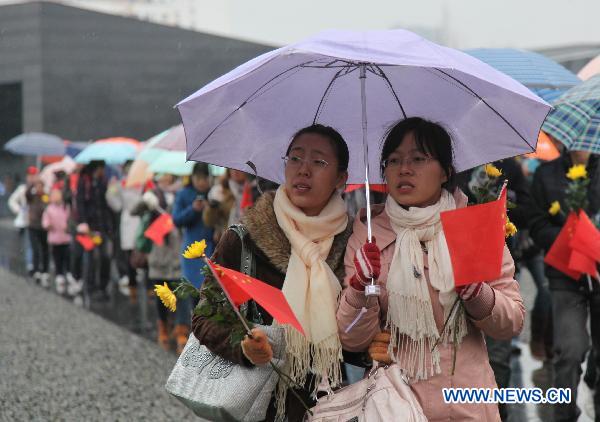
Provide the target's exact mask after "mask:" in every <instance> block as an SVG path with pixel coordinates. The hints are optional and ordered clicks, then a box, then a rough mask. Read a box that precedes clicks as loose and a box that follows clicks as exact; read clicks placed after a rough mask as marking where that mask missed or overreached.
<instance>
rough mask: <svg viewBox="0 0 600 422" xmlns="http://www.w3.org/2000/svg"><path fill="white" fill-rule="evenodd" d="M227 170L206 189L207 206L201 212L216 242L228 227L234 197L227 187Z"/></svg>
mask: <svg viewBox="0 0 600 422" xmlns="http://www.w3.org/2000/svg"><path fill="white" fill-rule="evenodd" d="M229 172H230V170H227V171H226V173H225V174H224V175H222V176H221V177H219V178H218V179H217V181H216V183H215V184H214V186H213V187H212V188H211V189H210V191H208V207H205V209H204V211H203V212H202V221H203V222H204V225H206V226H207V227H212V228H213V229H214V232H215V234H214V237H213V239H214V242H215V243H217V242H218V241H219V239H220V238H221V236H222V235H223V233H224V232H225V230H227V228H228V227H229V216H230V215H231V209H232V207H233V205H234V204H235V197H234V196H233V193H232V192H231V189H230V187H229Z"/></svg>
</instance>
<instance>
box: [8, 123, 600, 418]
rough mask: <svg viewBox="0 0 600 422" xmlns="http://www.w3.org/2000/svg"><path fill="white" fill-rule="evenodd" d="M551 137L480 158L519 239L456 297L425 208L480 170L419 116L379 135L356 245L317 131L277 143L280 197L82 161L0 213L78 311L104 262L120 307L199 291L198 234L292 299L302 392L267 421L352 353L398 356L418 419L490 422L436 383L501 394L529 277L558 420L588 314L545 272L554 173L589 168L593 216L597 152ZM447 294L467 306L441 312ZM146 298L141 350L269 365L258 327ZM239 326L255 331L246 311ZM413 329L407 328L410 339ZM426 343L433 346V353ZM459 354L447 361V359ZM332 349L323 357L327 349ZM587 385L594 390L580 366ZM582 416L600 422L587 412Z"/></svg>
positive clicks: (338, 162)
mask: <svg viewBox="0 0 600 422" xmlns="http://www.w3.org/2000/svg"><path fill="white" fill-rule="evenodd" d="M555 144H556V146H557V147H559V148H561V155H560V157H559V158H557V159H555V160H553V161H549V162H541V163H540V162H539V161H538V160H536V159H532V158H526V157H516V158H511V159H507V160H503V161H500V162H497V163H494V164H495V166H496V167H497V168H498V169H499V170H500V171H501V172H502V174H503V178H506V179H507V181H508V186H507V188H508V197H509V200H510V201H511V202H513V203H514V204H515V205H516V206H515V208H512V209H510V210H509V211H508V215H509V217H510V219H511V221H513V222H514V224H515V225H516V226H517V228H518V233H517V236H515V237H514V238H511V239H508V240H507V247H506V249H505V251H504V254H503V258H502V275H501V277H500V278H498V279H496V280H489V282H486V283H479V284H474V285H470V286H469V287H466V288H455V286H454V282H453V277H452V268H451V265H450V262H449V259H448V252H447V246H446V244H445V241H444V235H443V231H442V230H441V229H440V227H441V225H440V212H442V211H445V210H451V209H456V208H461V207H465V206H466V205H467V203H468V202H473V197H474V195H476V192H477V187H478V186H480V185H481V183H484V182H485V180H486V179H485V178H486V173H485V170H484V169H483V168H476V169H473V170H471V171H468V172H465V173H459V174H457V173H456V172H455V170H454V167H453V164H452V163H453V161H454V157H453V152H452V142H451V139H450V136H449V134H448V133H447V132H446V130H445V129H444V128H442V127H441V126H439V125H437V124H435V123H432V122H429V121H426V120H423V119H420V118H409V119H405V120H403V121H401V122H399V123H398V124H396V125H395V126H394V127H393V128H391V130H390V131H389V134H388V136H387V138H386V139H385V142H384V145H383V150H382V153H381V160H380V162H381V171H382V174H383V176H384V179H385V180H386V183H387V194H375V195H374V196H375V202H377V203H378V205H373V206H372V213H373V214H372V225H373V240H372V242H371V241H369V240H368V239H367V229H366V220H365V218H366V217H365V210H364V208H362V209H361V206H364V198H363V195H364V192H363V191H360V190H359V191H354V192H352V193H345V186H346V179H347V167H348V148H347V146H346V143H345V141H344V139H343V137H342V136H341V135H340V134H339V133H337V132H336V131H335V130H334V129H332V128H330V127H327V126H321V125H313V126H310V127H307V128H304V129H302V130H300V131H299V132H297V133H296V134H295V135H294V136H293V137H292V141H291V142H290V144H289V147H288V150H287V153H286V156H285V157H284V163H283V164H282V165H283V166H284V168H285V182H284V183H283V184H282V185H281V186H277V185H274V184H271V183H268V182H266V181H259V180H256V179H255V178H254V177H252V176H250V175H248V174H246V173H243V172H240V171H237V170H227V171H226V173H225V174H224V175H221V176H213V175H212V174H211V172H210V169H209V166H208V165H207V164H204V163H197V164H196V165H195V166H194V169H193V173H192V175H191V176H189V177H185V178H179V177H175V176H173V175H171V174H156V175H155V176H154V177H153V180H152V181H151V182H149V183H146V184H145V185H144V186H134V187H127V186H126V178H127V172H128V167H129V163H126V164H125V165H123V166H122V168H119V169H112V168H109V167H107V166H106V165H105V164H104V163H103V162H95V161H94V162H91V163H89V164H87V165H85V166H83V167H81V168H79V169H78V170H77V171H76V172H75V173H73V174H69V175H67V174H64V173H60V174H56V180H55V181H54V182H53V183H52V185H51V186H47V185H45V184H44V183H43V182H42V181H41V180H40V179H39V175H38V170H37V169H36V168H35V167H30V168H28V169H27V175H26V183H25V184H23V185H21V186H19V187H18V188H17V189H16V190H15V191H14V192H13V193H12V195H11V198H10V201H9V202H10V207H11V209H12V210H13V211H14V213H15V214H16V218H15V226H16V227H17V228H19V229H20V230H21V231H22V232H23V234H24V235H25V234H26V236H27V239H28V244H29V247H28V250H30V251H31V255H30V260H29V259H28V261H27V262H28V265H29V267H28V269H29V273H30V275H31V277H32V278H33V279H34V280H35V281H36V282H38V283H39V284H40V285H41V286H43V287H45V288H50V287H52V286H54V288H55V289H56V291H57V293H59V294H67V295H70V296H73V297H78V296H79V295H81V294H82V291H83V290H84V289H85V290H86V292H88V293H89V294H90V295H91V297H92V300H106V299H107V298H108V290H107V289H108V287H109V284H110V283H111V265H113V263H114V265H115V266H116V268H117V269H118V274H119V279H118V280H115V282H114V283H115V285H116V286H117V289H115V291H119V292H121V293H122V294H125V295H130V296H131V297H132V298H135V297H136V294H137V293H136V289H137V288H138V286H139V285H140V283H139V280H140V278H143V280H145V285H146V286H153V285H155V284H162V283H165V282H166V283H169V282H176V281H177V280H179V279H180V278H181V277H185V278H186V279H187V280H189V281H190V282H191V283H192V284H193V285H194V286H196V287H197V288H200V289H202V288H206V286H210V285H211V284H212V283H214V280H212V277H207V280H206V281H205V280H204V275H203V273H202V271H201V263H200V261H193V260H185V259H184V258H183V257H182V251H184V250H185V249H186V248H187V247H188V246H189V245H190V244H191V243H193V242H195V241H199V240H201V239H204V240H206V242H207V250H206V253H207V255H209V256H212V257H213V260H214V261H215V262H217V263H219V264H221V265H223V266H225V267H228V268H232V269H237V270H240V271H241V270H243V268H242V267H243V262H241V259H240V254H241V252H242V250H243V249H245V248H248V249H249V250H251V251H252V255H253V259H254V263H255V270H254V275H255V277H256V278H258V279H260V280H262V281H265V282H266V283H268V284H270V285H273V286H275V287H277V288H279V289H282V291H283V292H284V293H285V296H286V298H287V299H288V301H291V302H294V301H295V302H296V303H291V304H292V307H293V308H294V309H304V310H305V313H304V314H299V315H296V316H297V317H298V320H299V321H300V322H301V324H302V326H303V327H305V331H306V332H307V336H306V337H302V336H300V335H298V334H297V333H295V332H293V331H291V330H288V332H286V338H287V341H288V344H289V345H290V346H289V347H290V349H293V352H291V353H290V355H289V356H290V363H289V365H291V366H290V367H291V368H294V370H293V372H292V373H291V375H292V377H293V378H294V381H296V382H297V383H298V384H299V385H302V386H305V388H304V389H298V390H297V391H296V393H297V395H296V394H294V395H292V394H287V392H288V391H287V389H286V387H283V388H279V389H278V390H277V392H276V393H275V394H274V396H273V399H272V403H271V405H270V407H269V411H268V415H267V420H275V418H276V413H277V412H278V411H279V412H281V411H285V414H286V415H287V418H288V420H289V421H300V420H302V417H303V415H304V407H303V406H302V404H301V403H300V401H299V398H298V397H301V398H302V399H303V400H305V401H306V402H307V403H312V404H313V405H314V395H313V394H312V393H313V392H314V391H313V390H314V389H316V386H318V385H319V384H320V383H321V382H322V381H323V380H329V381H330V382H331V384H332V385H335V384H339V383H341V381H342V377H343V378H344V379H345V380H347V379H348V378H349V373H347V370H346V369H345V368H344V366H343V365H340V363H341V362H342V356H343V361H345V362H350V363H353V364H355V366H364V361H365V359H364V356H368V357H370V358H371V359H373V360H376V361H378V362H384V363H385V362H392V361H396V362H399V364H400V365H401V366H402V368H403V369H404V370H405V371H406V373H407V374H408V376H409V377H410V378H411V380H412V382H411V386H412V390H413V392H414V393H415V395H416V396H417V398H418V399H419V402H420V404H421V406H422V407H423V411H424V413H425V415H426V416H427V417H428V418H429V419H431V420H441V419H447V418H449V417H450V415H452V418H453V419H456V420H467V419H468V420H474V419H480V420H496V419H497V418H498V417H499V416H500V417H501V418H502V419H503V420H505V419H506V418H507V410H506V408H504V406H502V405H501V406H500V407H499V408H498V406H497V405H493V404H484V403H479V404H473V403H470V404H452V405H450V404H444V403H443V401H442V396H441V389H442V387H446V386H453V387H465V388H473V387H487V388H494V387H495V386H498V387H508V385H509V379H510V355H511V352H512V351H514V347H515V346H514V345H513V344H512V342H511V341H512V340H513V339H514V338H515V337H517V336H518V335H519V334H520V332H521V331H522V328H523V322H524V317H525V306H524V304H523V300H522V297H521V294H520V289H519V282H518V280H520V279H521V276H520V275H521V274H522V273H523V271H524V270H527V271H529V273H530V274H531V276H532V279H533V280H534V282H535V286H536V288H537V294H536V298H535V302H534V306H533V308H532V309H530V310H529V311H530V312H531V335H530V344H529V346H530V351H531V354H532V356H533V357H534V358H536V359H538V360H540V361H543V362H545V365H548V366H549V367H550V368H551V370H552V371H553V374H554V375H553V381H552V384H553V386H555V387H566V388H571V391H572V394H573V400H572V402H571V403H569V404H559V405H556V406H555V418H556V419H555V420H574V419H573V418H576V417H577V416H578V415H579V413H580V410H579V409H578V408H577V405H576V404H575V397H576V391H577V386H578V384H579V381H580V376H581V364H582V363H583V361H584V360H585V358H586V356H587V355H588V351H589V350H590V338H591V339H592V343H593V348H592V349H593V350H598V348H600V334H598V332H597V331H598V324H597V320H598V319H597V318H595V315H597V314H598V312H600V300H599V298H600V286H599V285H598V283H597V282H594V283H591V284H588V283H587V282H581V281H580V282H577V281H574V280H570V279H568V278H567V277H565V276H564V275H563V274H562V273H560V272H558V271H556V270H555V269H553V268H552V267H549V266H544V262H543V256H544V252H547V251H548V250H549V248H550V246H551V245H552V243H553V242H554V240H555V239H556V237H557V235H558V233H559V232H560V230H561V228H562V226H563V225H564V223H565V216H564V215H562V214H551V213H549V212H548V209H549V207H550V206H551V204H552V203H553V202H554V201H559V202H563V203H564V201H565V190H566V185H567V182H568V179H567V178H566V172H567V170H568V168H569V167H570V166H572V165H573V164H582V165H584V166H585V167H586V169H587V173H588V175H589V179H590V184H589V185H588V187H587V189H588V192H587V195H588V197H589V202H588V209H587V210H586V211H587V213H588V215H589V216H590V217H592V219H595V221H596V222H598V218H599V211H600V168H599V166H598V157H597V156H596V155H593V154H590V153H586V152H582V151H567V150H565V149H564V148H562V147H561V146H560V143H559V142H555ZM470 200H471V201H470ZM349 212H350V215H349ZM164 213H168V214H169V215H171V216H172V221H173V223H174V225H175V228H174V229H173V230H171V231H170V232H168V234H167V235H166V236H165V238H164V242H163V243H162V244H157V243H155V242H153V241H152V240H150V239H149V238H148V237H146V236H144V233H145V231H146V230H147V229H148V227H149V226H150V225H151V224H152V223H153V222H154V221H156V219H157V218H159V217H160V216H161V215H163V214H164ZM236 223H241V224H242V225H243V226H244V227H245V229H246V230H247V232H248V235H247V238H246V241H245V243H244V241H242V239H240V237H239V236H238V235H237V233H236V232H234V231H232V230H228V228H229V227H230V226H231V225H232V224H236ZM81 235H89V236H91V237H92V238H93V239H94V248H93V249H92V250H90V251H87V250H85V248H84V247H83V245H82V244H81V243H80V242H79V240H78V238H79V236H81ZM50 257H52V260H51V262H52V263H53V265H52V268H53V270H52V274H53V276H52V277H51V276H50V273H51V270H50V268H51V266H50ZM370 279H375V280H376V281H377V283H378V284H379V285H380V286H381V294H380V296H379V297H368V296H365V294H364V290H365V286H366V285H367V284H368V283H369V280H370ZM422 280H426V283H421V281H422ZM143 284H144V283H142V285H143ZM329 289H333V291H334V292H335V296H338V295H339V297H340V299H339V303H336V301H335V300H330V299H331V296H330V295H329V294H328V291H329ZM290 298H292V299H290ZM457 299H458V300H460V301H461V302H462V303H463V305H464V309H465V311H466V312H465V313H462V314H461V313H457V312H452V309H453V307H452V306H451V305H452V304H453V302H454V300H457ZM201 300H202V299H201ZM156 304H157V307H158V315H159V319H158V321H157V324H158V325H157V328H158V329H157V332H158V334H157V341H158V343H159V344H160V345H161V346H162V347H164V348H169V344H170V343H169V341H170V340H169V338H170V335H171V334H170V330H171V328H170V327H172V326H173V328H172V330H173V333H174V336H175V338H176V343H177V349H176V350H177V352H178V353H180V352H181V351H182V350H183V347H184V346H185V343H186V341H187V339H188V336H189V333H190V330H192V331H193V332H194V334H195V335H196V337H197V338H198V339H199V340H200V342H201V343H202V344H204V345H206V346H207V347H208V348H209V349H210V350H211V351H213V352H214V353H216V354H218V355H220V356H222V357H224V358H226V359H228V360H230V361H231V362H234V363H236V364H239V365H243V366H246V367H251V366H253V365H261V364H264V363H266V362H268V361H269V360H270V359H271V357H272V348H271V345H270V344H269V342H268V341H267V338H266V336H265V335H264V334H263V333H261V330H260V328H256V329H255V331H254V334H255V335H254V336H253V337H252V338H249V337H247V338H245V339H244V340H243V341H242V342H241V343H240V344H239V345H235V346H232V345H231V344H230V341H229V337H230V335H231V332H230V330H229V329H228V328H227V327H225V326H223V325H222V324H217V323H215V322H214V321H212V320H211V319H210V318H209V317H208V316H206V315H194V316H193V317H192V309H193V308H194V306H195V303H194V302H193V299H187V300H178V303H177V309H176V311H175V315H174V318H170V317H169V312H168V310H167V308H165V307H164V305H163V304H162V303H161V302H160V301H156ZM588 312H589V313H591V316H592V318H591V333H590V332H588V328H587V325H586V324H587V318H588ZM359 314H360V315H361V317H360V318H357V315H359ZM248 318H249V319H251V320H253V321H254V322H256V323H259V324H267V325H268V324H270V323H271V317H270V316H269V315H268V314H267V313H266V312H264V310H263V309H262V308H261V307H260V306H258V305H257V306H255V308H254V311H253V312H251V313H250V314H249V315H248ZM171 319H172V321H171ZM415 319H416V320H418V321H421V322H422V327H421V329H420V330H419V332H418V334H417V335H416V336H415V332H414V330H413V328H414V327H413V323H414V321H415ZM448 320H450V323H449V324H444V322H448ZM557 333H558V335H557ZM439 338H443V339H444V340H445V341H442V342H440V343H439V345H438V346H437V347H434V348H432V347H431V346H432V345H433V343H434V342H435V343H437V340H439ZM390 344H391V346H390ZM457 345H458V346H459V347H458V352H457V355H456V360H455V361H453V350H452V348H453V346H457ZM331 350H335V351H337V352H339V353H329V352H326V351H331ZM390 350H393V351H394V353H393V354H394V356H391V355H390V353H389V351H390ZM594 356H597V357H598V358H594ZM599 364H600V353H595V354H593V353H592V358H590V359H589V360H588V369H589V370H590V371H593V370H594V369H595V368H596V367H597V366H598V365H599ZM451 368H455V372H453V375H450V374H451ZM586 381H587V382H588V383H589V385H590V388H592V389H596V391H597V383H598V377H597V376H596V375H595V371H594V375H590V376H587V377H586ZM438 390H440V391H439V392H438ZM282 409H285V410H282ZM596 413H597V414H600V401H597V404H596Z"/></svg>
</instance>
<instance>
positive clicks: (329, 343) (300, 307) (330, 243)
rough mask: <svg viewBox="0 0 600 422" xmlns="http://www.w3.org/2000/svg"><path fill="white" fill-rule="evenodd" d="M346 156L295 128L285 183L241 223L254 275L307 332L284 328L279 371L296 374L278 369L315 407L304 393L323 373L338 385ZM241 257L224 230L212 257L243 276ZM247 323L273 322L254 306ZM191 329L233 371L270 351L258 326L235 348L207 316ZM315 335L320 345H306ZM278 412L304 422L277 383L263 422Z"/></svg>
mask: <svg viewBox="0 0 600 422" xmlns="http://www.w3.org/2000/svg"><path fill="white" fill-rule="evenodd" d="M348 157H349V155H348V147H347V146H346V143H345V141H344V140H343V138H342V136H341V135H340V134H339V133H338V132H336V131H335V130H334V129H332V128H330V127H326V126H322V125H313V126H309V127H307V128H304V129H301V130H300V131H299V132H297V133H296V134H295V135H294V136H293V138H292V141H291V143H290V145H289V147H288V150H287V152H286V156H285V158H284V161H285V183H284V184H283V185H281V186H280V187H279V189H278V190H277V191H276V192H267V193H265V194H264V195H263V196H262V197H260V198H259V199H258V200H257V202H256V203H255V204H254V206H253V207H251V208H249V209H248V210H247V211H246V213H245V215H244V216H243V218H242V225H243V226H244V227H245V228H246V229H247V231H248V234H247V235H246V236H245V239H244V245H246V246H247V247H249V248H250V250H251V251H252V255H253V260H254V263H255V272H254V275H255V277H256V278H258V279H259V280H262V281H264V282H265V283H268V284H269V285H271V286H274V287H276V288H278V289H281V290H282V292H283V294H284V296H285V297H286V299H287V300H288V302H289V303H290V306H291V308H292V310H293V311H294V313H295V314H296V316H297V317H298V319H299V321H300V323H301V324H302V326H303V327H305V329H304V331H305V332H307V333H312V334H313V336H308V338H307V339H304V338H303V337H302V335H301V334H299V333H297V332H295V331H293V329H292V328H286V336H287V338H288V344H287V345H288V346H289V347H287V348H286V362H287V364H286V365H294V367H295V368H297V371H296V373H299V374H298V375H292V373H291V371H290V369H289V366H288V367H287V368H284V371H286V372H287V373H288V374H290V375H292V376H295V378H296V379H295V380H296V382H297V383H299V384H300V385H304V386H305V389H303V390H297V392H298V394H299V395H300V396H302V397H303V400H304V402H305V403H306V404H307V405H309V406H312V405H314V399H313V398H311V393H313V392H314V391H313V390H314V389H315V388H316V386H317V385H318V384H319V381H320V379H321V377H322V376H323V375H325V374H326V376H327V378H328V379H329V380H330V382H331V384H332V385H333V386H335V385H336V384H338V383H339V382H340V381H341V379H340V377H341V375H340V360H341V357H342V355H341V353H342V350H341V344H340V343H339V338H338V334H337V325H336V321H335V308H336V301H337V297H338V294H339V292H340V291H341V284H340V280H342V279H343V276H344V265H343V255H344V251H345V248H346V242H347V239H348V236H349V235H350V226H351V225H350V224H349V219H348V215H347V213H346V207H345V205H344V201H343V199H342V197H341V192H343V188H344V185H345V183H346V179H347V177H348V175H347V168H348ZM241 251H242V243H241V241H240V238H239V236H238V235H237V234H236V233H235V232H234V231H232V230H228V231H226V232H225V233H224V234H223V237H222V238H221V240H220V242H219V244H218V245H217V247H216V250H215V253H214V255H213V259H214V261H215V262H217V263H218V264H220V265H223V266H224V267H227V268H231V269H234V270H238V271H243V263H242V262H241ZM214 282H215V281H214V280H212V278H208V279H207V280H206V281H205V283H204V286H207V287H206V288H208V286H210V285H211V283H214ZM201 296H202V295H201ZM315 297H318V298H321V299H322V301H321V302H320V305H321V306H320V307H318V308H317V306H316V304H315V303H314V302H313V301H314V298H315ZM201 300H203V299H202V298H201ZM249 317H250V319H252V320H253V321H254V322H256V323H259V324H266V325H270V324H271V323H272V318H271V316H270V315H269V314H268V313H267V312H265V311H264V309H262V308H261V307H260V306H258V305H256V307H255V312H251V315H250V316H249ZM192 329H193V332H194V335H195V336H196V337H197V338H198V340H199V341H200V343H201V344H204V345H205V346H206V347H208V348H209V349H210V350H211V351H212V352H214V353H216V354H218V355H219V356H222V357H223V358H225V359H227V360H229V361H231V362H233V363H236V364H238V365H243V366H246V367H252V366H254V365H264V364H266V363H267V362H268V361H269V360H270V358H271V356H272V348H271V345H270V344H269V343H268V341H267V340H266V336H265V334H264V332H263V331H262V330H261V329H260V328H255V329H254V330H253V339H250V338H248V337H246V338H245V339H244V340H243V341H242V342H241V344H238V345H235V346H233V345H231V343H230V336H231V330H230V329H229V328H228V327H227V326H223V325H220V324H217V323H215V322H213V321H210V320H209V319H207V318H206V317H203V316H198V315H196V316H194V317H193V318H192ZM314 336H318V337H320V338H321V339H324V340H323V341H319V342H313V341H312V338H314ZM290 341H291V342H292V343H293V344H290ZM293 351H297V354H296V353H293ZM277 407H279V410H280V414H281V413H285V416H286V417H287V420H288V421H290V422H298V421H301V420H302V419H303V416H304V412H305V410H304V407H303V406H302V403H301V402H300V401H299V400H297V398H296V397H295V396H294V395H293V394H290V393H288V392H287V388H286V387H285V385H283V384H282V383H280V384H279V386H278V388H277V389H276V392H275V394H274V396H273V398H272V400H271V403H270V406H269V409H268V411H267V418H266V420H268V421H273V420H275V417H276V409H277Z"/></svg>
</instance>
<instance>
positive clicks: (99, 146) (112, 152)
mask: <svg viewBox="0 0 600 422" xmlns="http://www.w3.org/2000/svg"><path fill="white" fill-rule="evenodd" d="M139 147H140V144H139V142H138V141H135V140H133V139H129V138H110V139H107V140H100V141H96V142H94V143H93V144H90V145H89V146H88V147H86V148H85V149H84V150H83V151H81V152H80V153H79V154H77V156H76V157H75V162H77V163H81V164H87V163H89V162H90V161H95V160H97V161H104V162H106V164H123V163H125V162H126V161H129V160H134V159H135V156H136V155H137V153H138V150H139Z"/></svg>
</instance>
